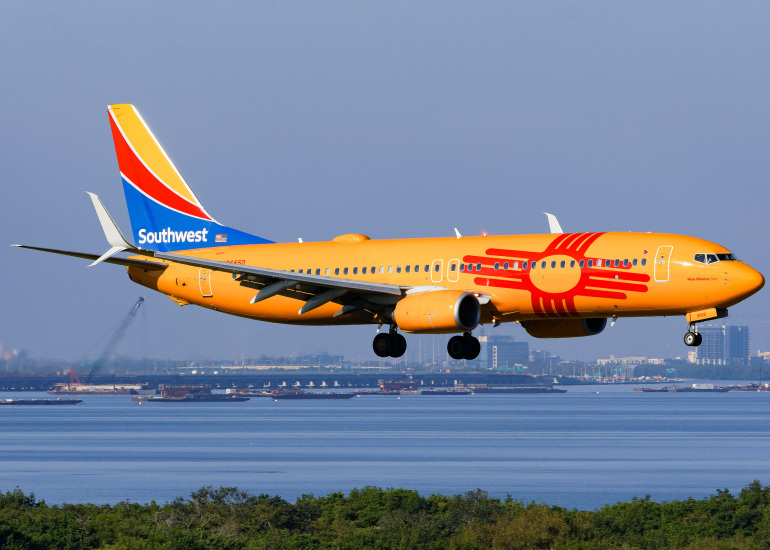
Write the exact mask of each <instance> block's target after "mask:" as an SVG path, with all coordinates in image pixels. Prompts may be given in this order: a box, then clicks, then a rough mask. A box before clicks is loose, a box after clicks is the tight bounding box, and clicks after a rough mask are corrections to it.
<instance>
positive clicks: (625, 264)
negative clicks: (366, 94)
mask: <svg viewBox="0 0 770 550" xmlns="http://www.w3.org/2000/svg"><path fill="white" fill-rule="evenodd" d="M623 267H628V258H626V259H625V260H623Z"/></svg>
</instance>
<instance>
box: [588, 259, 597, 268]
mask: <svg viewBox="0 0 770 550" xmlns="http://www.w3.org/2000/svg"><path fill="white" fill-rule="evenodd" d="M593 266H594V261H593V260H588V267H593ZM597 267H598V266H597Z"/></svg>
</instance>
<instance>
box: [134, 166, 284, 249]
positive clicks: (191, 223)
mask: <svg viewBox="0 0 770 550" xmlns="http://www.w3.org/2000/svg"><path fill="white" fill-rule="evenodd" d="M123 191H124V193H125V195H126V203H127V205H128V215H129V217H130V218H131V229H132V231H133V234H134V244H136V245H137V246H139V247H141V248H145V249H148V250H157V251H159V252H175V251H178V250H189V249H193V248H208V247H214V246H232V245H238V244H265V243H271V242H273V241H269V240H267V239H263V238H261V237H257V236H255V235H250V234H249V233H244V232H243V231H238V230H237V229H233V228H231V227H227V226H225V225H222V224H220V223H218V222H216V221H214V220H211V221H209V220H203V219H200V218H196V217H193V216H188V215H187V214H182V213H180V212H177V211H175V210H172V209H170V208H166V207H165V206H163V205H161V204H158V203H157V202H155V201H153V200H152V199H150V198H148V197H146V196H145V195H143V194H142V193H140V192H139V191H138V190H137V189H136V188H135V187H134V186H133V185H131V184H130V183H129V182H127V181H126V180H125V179H124V180H123Z"/></svg>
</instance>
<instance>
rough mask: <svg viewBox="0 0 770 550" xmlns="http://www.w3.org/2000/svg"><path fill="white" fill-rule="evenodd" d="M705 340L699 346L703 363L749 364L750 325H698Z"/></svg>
mask: <svg viewBox="0 0 770 550" xmlns="http://www.w3.org/2000/svg"><path fill="white" fill-rule="evenodd" d="M698 332H699V333H700V334H701V336H703V342H702V343H701V345H700V346H699V347H698V348H697V354H698V355H697V361H698V363H699V364H701V365H748V364H749V355H750V339H749V327H746V326H736V325H705V326H702V327H698Z"/></svg>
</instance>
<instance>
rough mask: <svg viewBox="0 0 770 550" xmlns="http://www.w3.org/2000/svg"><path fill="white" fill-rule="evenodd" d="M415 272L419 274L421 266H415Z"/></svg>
mask: <svg viewBox="0 0 770 550" xmlns="http://www.w3.org/2000/svg"><path fill="white" fill-rule="evenodd" d="M414 272H415V273H419V272H420V266H419V265H417V264H415V266H414Z"/></svg>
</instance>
